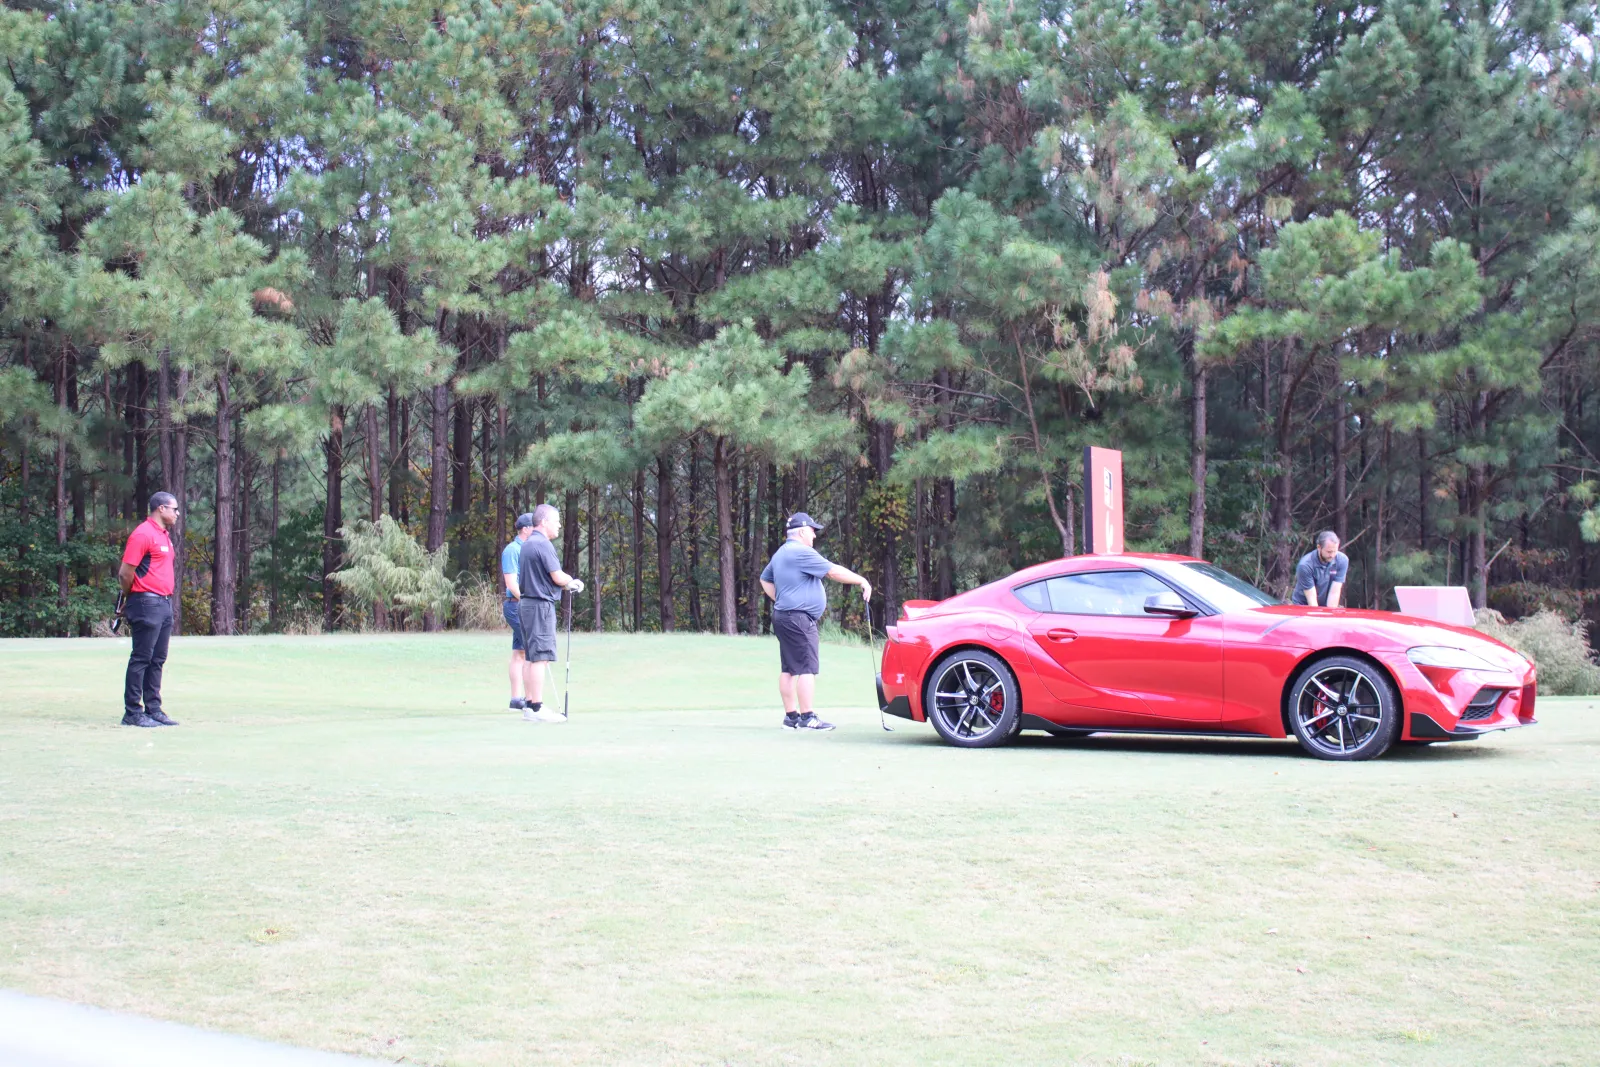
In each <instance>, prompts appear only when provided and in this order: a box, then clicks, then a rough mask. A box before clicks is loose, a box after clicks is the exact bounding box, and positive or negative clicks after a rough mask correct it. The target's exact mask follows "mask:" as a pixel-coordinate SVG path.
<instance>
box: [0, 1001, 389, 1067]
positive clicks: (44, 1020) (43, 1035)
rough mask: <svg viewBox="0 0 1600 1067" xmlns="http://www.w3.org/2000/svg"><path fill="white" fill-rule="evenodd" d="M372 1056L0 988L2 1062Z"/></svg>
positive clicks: (123, 1066) (308, 1066) (95, 1066)
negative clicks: (312, 1047) (277, 1041)
mask: <svg viewBox="0 0 1600 1067" xmlns="http://www.w3.org/2000/svg"><path fill="white" fill-rule="evenodd" d="M379 1062H381V1061H379V1060H366V1059H358V1058H356V1057H354V1056H336V1055H334V1054H333V1053H330V1052H311V1051H307V1050H306V1049H298V1048H290V1047H289V1046H288V1045H271V1044H268V1043H267V1042H265V1041H255V1040H252V1039H251V1038H247V1037H235V1036H233V1035H232V1034H217V1033H212V1032H210V1031H207V1030H196V1029H194V1028H193V1027H189V1026H180V1025H178V1024H177V1023H167V1022H160V1021H158V1020H156V1019H145V1018H142V1017H140V1016H137V1015H121V1014H119V1013H117V1012H110V1011H102V1010H101V1009H99V1008H90V1007H86V1006H84V1005H82V1004H71V1003H68V1002H67V1001H64V1000H46V999H44V998H42V997H29V996H24V995H22V994H21V993H10V992H6V991H5V990H0V1065H3V1067H224V1065H226V1067H371V1065H373V1064H377V1063H379Z"/></svg>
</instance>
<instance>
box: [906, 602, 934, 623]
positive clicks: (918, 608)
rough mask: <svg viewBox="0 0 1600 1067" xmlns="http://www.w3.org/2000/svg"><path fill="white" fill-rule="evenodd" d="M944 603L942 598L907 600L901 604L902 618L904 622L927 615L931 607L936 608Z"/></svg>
mask: <svg viewBox="0 0 1600 1067" xmlns="http://www.w3.org/2000/svg"><path fill="white" fill-rule="evenodd" d="M942 603H943V601H941V600H907V601H906V602H905V603H903V604H901V605H900V619H901V621H902V622H904V621H905V620H907V619H915V618H918V617H920V616H922V615H926V614H927V613H928V609H929V608H936V607H938V606H939V605H940V604H942Z"/></svg>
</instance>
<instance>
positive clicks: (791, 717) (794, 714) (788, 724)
mask: <svg viewBox="0 0 1600 1067" xmlns="http://www.w3.org/2000/svg"><path fill="white" fill-rule="evenodd" d="M783 728H784V729H785V730H798V729H800V713H799V712H798V711H787V712H784V715H783Z"/></svg>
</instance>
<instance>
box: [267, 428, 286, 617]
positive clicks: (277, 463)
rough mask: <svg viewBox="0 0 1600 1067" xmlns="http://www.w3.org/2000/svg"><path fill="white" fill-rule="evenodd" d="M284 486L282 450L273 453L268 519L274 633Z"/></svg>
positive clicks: (269, 609) (270, 611)
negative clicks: (279, 504) (281, 499)
mask: <svg viewBox="0 0 1600 1067" xmlns="http://www.w3.org/2000/svg"><path fill="white" fill-rule="evenodd" d="M282 484H283V455H282V453H281V450H274V451H273V453H272V514H271V515H270V516H269V518H268V520H267V521H268V523H269V526H268V529H269V530H270V531H271V534H270V536H271V539H272V582H271V586H270V587H269V588H268V590H267V627H268V628H269V629H271V630H272V631H273V632H274V633H276V632H277V629H278V604H279V595H280V594H281V592H282V585H281V582H280V578H281V575H282V574H283V557H282V556H281V555H280V549H281V546H280V545H279V544H278V490H279V488H280V487H281V486H282Z"/></svg>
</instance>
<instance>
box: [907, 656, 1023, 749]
mask: <svg viewBox="0 0 1600 1067" xmlns="http://www.w3.org/2000/svg"><path fill="white" fill-rule="evenodd" d="M922 706H923V707H924V708H926V709H927V713H928V721H929V722H931V723H933V728H934V729H935V730H937V731H938V732H939V736H940V737H942V738H944V739H945V740H946V741H948V742H950V744H952V745H959V746H960V747H962V748H989V747H991V746H993V745H1001V744H1005V743H1006V742H1007V741H1009V740H1011V739H1012V738H1013V737H1015V736H1016V735H1017V732H1018V729H1017V728H1018V727H1019V726H1020V725H1021V723H1022V702H1021V699H1020V697H1019V695H1018V693H1017V683H1016V680H1015V679H1014V678H1013V677H1012V676H1011V671H1010V669H1009V668H1008V667H1006V665H1005V663H1004V662H1002V661H1001V659H1000V657H999V656H996V655H994V654H993V653H991V652H983V651H980V650H978V649H968V650H964V651H960V652H952V653H951V654H950V655H948V656H946V657H945V658H944V659H942V660H940V661H939V662H938V663H937V664H935V665H934V668H933V670H931V671H929V672H928V688H927V691H926V692H925V693H924V699H923V705H922Z"/></svg>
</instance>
